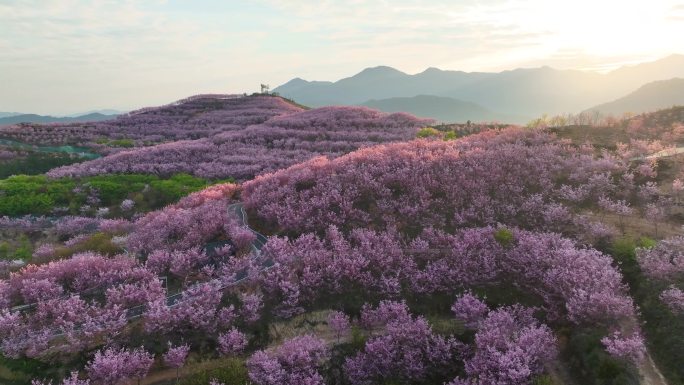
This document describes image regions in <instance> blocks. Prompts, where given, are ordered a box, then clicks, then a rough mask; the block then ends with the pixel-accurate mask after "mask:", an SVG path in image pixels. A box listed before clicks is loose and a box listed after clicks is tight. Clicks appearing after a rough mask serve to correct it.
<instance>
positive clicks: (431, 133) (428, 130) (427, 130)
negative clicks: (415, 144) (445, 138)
mask: <svg viewBox="0 0 684 385" xmlns="http://www.w3.org/2000/svg"><path fill="white" fill-rule="evenodd" d="M440 135H441V132H439V130H436V129H434V128H432V127H423V128H421V129H420V130H418V133H417V134H416V136H417V137H418V138H431V137H436V136H440Z"/></svg>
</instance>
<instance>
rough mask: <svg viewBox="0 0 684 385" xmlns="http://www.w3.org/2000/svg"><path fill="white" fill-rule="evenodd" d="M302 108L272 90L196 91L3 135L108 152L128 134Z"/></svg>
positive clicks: (221, 127) (223, 127) (205, 128)
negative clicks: (108, 116)
mask: <svg viewBox="0 0 684 385" xmlns="http://www.w3.org/2000/svg"><path fill="white" fill-rule="evenodd" d="M301 110H302V109H301V108H300V107H297V106H295V105H293V104H291V103H288V102H286V101H285V100H283V99H281V98H275V97H269V96H252V97H243V96H242V95H197V96H193V97H190V98H186V99H183V100H179V101H177V102H175V103H172V104H169V105H166V106H161V107H149V108H143V109H141V110H137V111H132V112H129V113H127V114H124V115H120V116H118V117H116V118H115V119H112V120H107V121H103V122H93V123H69V124H47V125H38V124H21V125H17V126H8V127H2V128H0V137H7V138H10V139H15V140H18V141H21V142H26V143H31V144H72V145H86V146H92V147H94V148H96V149H101V150H102V151H104V152H107V151H110V150H112V148H116V147H121V146H122V144H125V143H124V142H119V143H117V142H116V141H117V140H129V141H130V145H132V146H142V145H146V143H158V142H167V141H176V140H183V139H198V138H206V137H209V136H212V135H214V134H217V133H219V132H223V131H231V130H239V129H243V128H245V127H247V126H248V125H252V124H258V123H262V122H264V121H266V120H268V119H269V118H271V117H273V116H278V115H282V114H289V113H294V112H298V111H301ZM124 147H127V145H125V146H124Z"/></svg>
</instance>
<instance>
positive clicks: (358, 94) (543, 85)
mask: <svg viewBox="0 0 684 385" xmlns="http://www.w3.org/2000/svg"><path fill="white" fill-rule="evenodd" d="M675 77H684V55H671V56H668V57H666V58H663V59H660V60H657V61H654V62H648V63H642V64H638V65H634V66H629V67H622V68H619V69H617V70H614V71H611V72H609V73H607V74H601V73H597V72H589V71H579V70H557V69H553V68H550V67H540V68H520V69H515V70H510V71H503V72H498V73H493V72H463V71H444V70H440V69H437V68H428V69H426V70H425V71H423V72H420V73H418V74H414V75H410V74H406V73H404V72H401V71H399V70H396V69H394V68H391V67H387V66H379V67H373V68H367V69H364V70H363V71H361V72H359V73H358V74H356V75H354V76H351V77H347V78H344V79H340V80H338V81H335V82H329V81H306V80H303V79H301V78H295V79H292V80H291V81H289V82H287V83H285V84H283V85H281V86H279V87H276V88H275V89H274V91H275V92H278V93H279V94H280V95H283V96H285V97H288V98H291V99H293V100H295V101H297V102H298V103H302V104H305V105H308V106H312V107H319V106H324V105H334V104H342V105H359V104H365V103H367V102H369V101H370V100H373V99H374V100H382V99H390V98H401V97H415V96H417V95H433V96H440V97H449V98H454V99H458V100H460V101H463V102H471V103H475V104H477V105H480V106H481V107H483V108H486V109H488V110H490V111H492V114H510V115H517V116H527V117H536V116H540V115H542V114H544V113H549V114H557V113H566V112H579V111H582V110H585V109H587V108H591V107H592V106H595V105H598V104H600V103H604V102H606V101H607V100H615V99H617V98H619V97H622V96H624V95H625V94H627V93H628V92H631V91H633V90H634V89H636V88H638V87H640V86H642V85H644V84H646V83H650V82H653V81H656V80H664V79H671V78H675ZM491 119H492V118H489V119H486V120H491Z"/></svg>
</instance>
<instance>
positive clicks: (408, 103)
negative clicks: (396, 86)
mask: <svg viewBox="0 0 684 385" xmlns="http://www.w3.org/2000/svg"><path fill="white" fill-rule="evenodd" d="M362 105H363V106H366V107H370V108H374V109H377V110H380V111H384V112H408V113H410V114H413V115H416V116H420V117H425V118H433V119H436V120H438V121H440V122H450V123H456V122H458V123H465V122H466V121H468V120H470V121H473V122H482V121H492V120H496V121H500V122H525V121H529V120H530V118H529V117H523V116H518V115H508V114H500V113H497V112H495V111H490V110H489V109H487V108H484V107H482V106H480V105H478V104H475V103H472V102H466V101H463V100H458V99H454V98H449V97H445V96H434V95H417V96H413V97H397V98H388V99H379V100H375V99H373V100H369V101H367V102H365V103H363V104H362Z"/></svg>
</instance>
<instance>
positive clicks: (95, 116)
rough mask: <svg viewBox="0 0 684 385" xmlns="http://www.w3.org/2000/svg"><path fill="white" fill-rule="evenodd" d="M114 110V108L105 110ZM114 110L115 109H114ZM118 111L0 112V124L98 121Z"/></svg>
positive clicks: (108, 117)
mask: <svg viewBox="0 0 684 385" xmlns="http://www.w3.org/2000/svg"><path fill="white" fill-rule="evenodd" d="M105 111H114V110H105ZM114 112H116V111H114ZM117 115H118V113H114V114H103V113H101V112H90V113H85V114H83V115H72V116H59V117H58V116H50V115H37V114H20V113H16V112H0V126H1V125H7V124H17V123H76V122H99V121H102V120H108V119H113V118H114V117H116V116H117Z"/></svg>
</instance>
